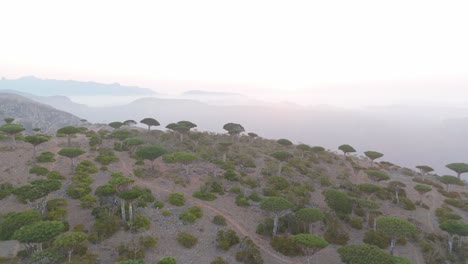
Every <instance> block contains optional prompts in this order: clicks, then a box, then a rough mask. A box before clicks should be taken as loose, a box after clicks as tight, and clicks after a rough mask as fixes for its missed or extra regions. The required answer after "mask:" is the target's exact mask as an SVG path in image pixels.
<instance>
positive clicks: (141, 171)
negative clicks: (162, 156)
mask: <svg viewBox="0 0 468 264" xmlns="http://www.w3.org/2000/svg"><path fill="white" fill-rule="evenodd" d="M143 173H145V169H143V168H138V169H135V170H133V174H134V175H135V176H136V177H141V176H143Z"/></svg>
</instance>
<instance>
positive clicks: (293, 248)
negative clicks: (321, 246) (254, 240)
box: [271, 236, 304, 257]
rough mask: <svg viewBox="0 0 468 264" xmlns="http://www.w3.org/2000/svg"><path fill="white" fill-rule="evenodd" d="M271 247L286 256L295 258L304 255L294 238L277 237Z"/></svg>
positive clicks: (272, 241)
mask: <svg viewBox="0 0 468 264" xmlns="http://www.w3.org/2000/svg"><path fill="white" fill-rule="evenodd" d="M271 246H272V247H273V248H274V249H275V250H276V251H278V252H279V253H281V254H283V255H285V256H290V257H294V256H302V255H304V252H302V249H301V248H300V247H299V245H298V244H297V243H296V242H295V240H294V239H293V238H292V237H288V236H275V237H274V238H273V239H272V240H271Z"/></svg>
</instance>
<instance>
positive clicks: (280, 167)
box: [278, 161, 283, 176]
mask: <svg viewBox="0 0 468 264" xmlns="http://www.w3.org/2000/svg"><path fill="white" fill-rule="evenodd" d="M282 169H283V162H282V161H280V163H279V164H278V176H281V171H282Z"/></svg>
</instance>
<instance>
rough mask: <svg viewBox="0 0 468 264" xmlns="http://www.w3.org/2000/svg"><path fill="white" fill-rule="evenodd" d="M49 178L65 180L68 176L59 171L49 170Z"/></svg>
mask: <svg viewBox="0 0 468 264" xmlns="http://www.w3.org/2000/svg"><path fill="white" fill-rule="evenodd" d="M47 179H49V180H60V181H61V180H65V179H66V178H65V176H63V175H62V174H61V173H60V172H58V171H49V173H48V174H47Z"/></svg>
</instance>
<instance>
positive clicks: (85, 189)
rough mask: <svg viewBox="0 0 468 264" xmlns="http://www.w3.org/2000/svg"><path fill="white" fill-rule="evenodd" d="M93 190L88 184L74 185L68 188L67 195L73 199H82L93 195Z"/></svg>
mask: <svg viewBox="0 0 468 264" xmlns="http://www.w3.org/2000/svg"><path fill="white" fill-rule="evenodd" d="M91 191H92V189H91V187H90V186H89V185H88V184H72V185H70V186H68V188H67V190H66V193H67V195H68V196H70V198H72V199H80V198H81V197H83V196H85V195H87V194H89V193H91Z"/></svg>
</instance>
